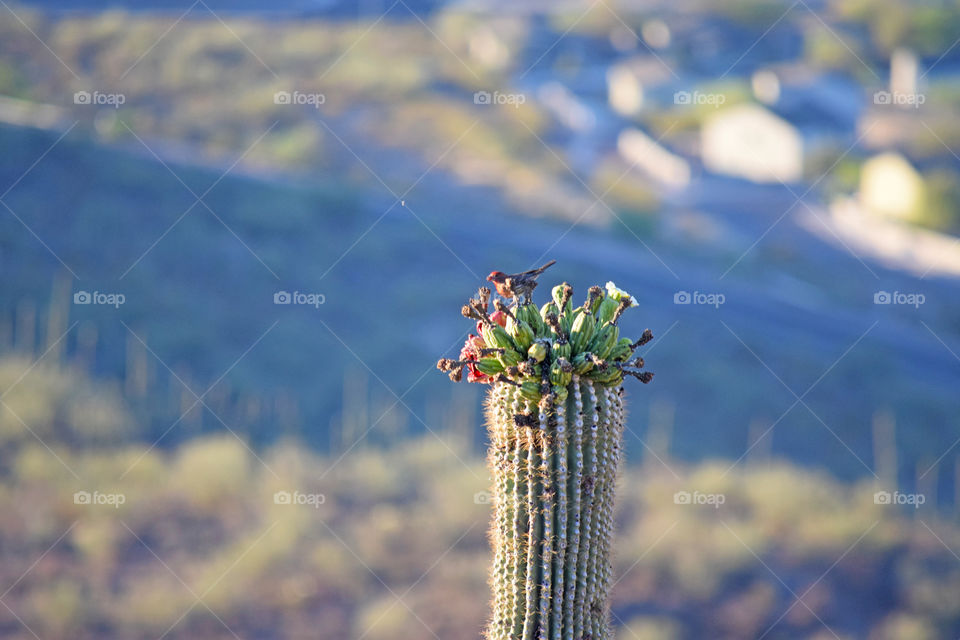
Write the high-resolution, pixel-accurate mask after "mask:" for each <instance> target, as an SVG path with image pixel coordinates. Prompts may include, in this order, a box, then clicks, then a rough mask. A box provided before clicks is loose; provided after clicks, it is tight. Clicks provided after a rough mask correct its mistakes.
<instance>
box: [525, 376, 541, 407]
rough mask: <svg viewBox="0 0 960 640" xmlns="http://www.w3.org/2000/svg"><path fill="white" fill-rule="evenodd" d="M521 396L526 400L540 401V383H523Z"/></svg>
mask: <svg viewBox="0 0 960 640" xmlns="http://www.w3.org/2000/svg"><path fill="white" fill-rule="evenodd" d="M520 396H521V397H522V398H523V399H524V400H532V401H534V402H536V401H538V400H540V383H539V382H534V381H533V380H527V381H526V382H524V383H521V384H520Z"/></svg>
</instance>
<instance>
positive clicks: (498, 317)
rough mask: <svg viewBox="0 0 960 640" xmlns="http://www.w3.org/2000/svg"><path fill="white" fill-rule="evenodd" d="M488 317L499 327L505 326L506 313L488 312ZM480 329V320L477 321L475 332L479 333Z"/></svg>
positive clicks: (481, 324)
mask: <svg viewBox="0 0 960 640" xmlns="http://www.w3.org/2000/svg"><path fill="white" fill-rule="evenodd" d="M490 319H491V320H493V321H494V322H496V323H497V324H498V325H500V326H501V327H506V326H507V314H505V313H504V312H503V311H494V312H493V313H491V314H490ZM481 329H483V322H482V321H481V322H477V333H480V331H481Z"/></svg>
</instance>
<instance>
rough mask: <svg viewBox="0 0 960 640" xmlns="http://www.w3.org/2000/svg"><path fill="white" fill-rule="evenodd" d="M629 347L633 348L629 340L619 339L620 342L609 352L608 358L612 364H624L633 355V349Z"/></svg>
mask: <svg viewBox="0 0 960 640" xmlns="http://www.w3.org/2000/svg"><path fill="white" fill-rule="evenodd" d="M631 347H633V342H631V341H630V338H620V341H619V342H617V344H615V345H614V347H613V349H611V350H610V355H609V356H608V357H609V358H610V360H613V361H614V362H625V361H626V360H627V359H628V358H629V357H630V356H631V355H633V349H632V348H631Z"/></svg>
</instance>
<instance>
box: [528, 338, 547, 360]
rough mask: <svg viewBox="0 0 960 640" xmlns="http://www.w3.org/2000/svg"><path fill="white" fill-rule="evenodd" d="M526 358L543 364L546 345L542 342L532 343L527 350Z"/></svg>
mask: <svg viewBox="0 0 960 640" xmlns="http://www.w3.org/2000/svg"><path fill="white" fill-rule="evenodd" d="M527 357H528V358H533V359H534V360H536V361H537V362H543V359H544V358H546V357H547V345H545V344H543V343H542V342H534V343H533V344H532V345H530V348H529V349H527Z"/></svg>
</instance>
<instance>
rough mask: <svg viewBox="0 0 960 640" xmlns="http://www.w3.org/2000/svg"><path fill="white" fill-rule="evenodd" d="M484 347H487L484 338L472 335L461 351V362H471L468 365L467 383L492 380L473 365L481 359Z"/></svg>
mask: <svg viewBox="0 0 960 640" xmlns="http://www.w3.org/2000/svg"><path fill="white" fill-rule="evenodd" d="M484 347H486V345H485V344H484V342H483V338H481V337H479V336H475V335H473V334H470V335H469V336H468V337H467V341H466V342H465V343H464V345H463V348H462V349H461V350H460V360H461V361H463V360H469V361H470V364H468V365H467V382H488V381H489V380H490V376H488V375H487V374H485V373H481V372H480V371H479V370H478V369H477V365H476V364H473V363H475V362H476V361H477V359H478V358H479V357H480V349H483V348H484Z"/></svg>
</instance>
